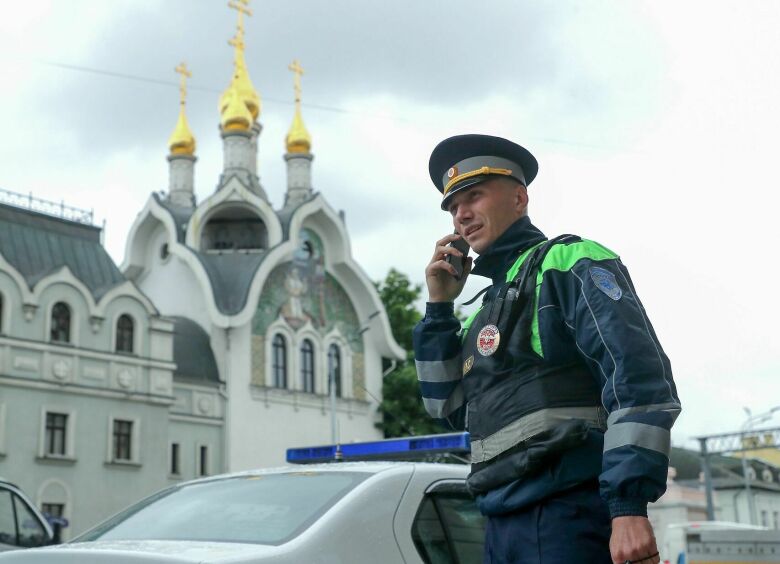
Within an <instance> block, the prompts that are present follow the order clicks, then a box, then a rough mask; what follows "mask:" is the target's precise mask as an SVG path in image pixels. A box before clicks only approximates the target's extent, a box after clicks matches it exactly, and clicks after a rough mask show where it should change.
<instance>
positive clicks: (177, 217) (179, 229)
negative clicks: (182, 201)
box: [152, 193, 195, 244]
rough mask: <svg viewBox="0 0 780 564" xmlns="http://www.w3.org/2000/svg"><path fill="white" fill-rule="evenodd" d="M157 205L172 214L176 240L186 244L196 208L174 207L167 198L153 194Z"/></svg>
mask: <svg viewBox="0 0 780 564" xmlns="http://www.w3.org/2000/svg"><path fill="white" fill-rule="evenodd" d="M152 195H153V196H154V199H155V200H157V203H158V204H160V205H161V206H162V207H163V208H165V210H166V211H167V212H168V213H169V214H171V217H172V218H173V222H174V223H175V224H176V240H177V241H178V242H179V243H182V244H184V240H185V238H186V236H187V224H188V223H189V221H190V217H192V214H193V212H194V211H195V208H185V207H182V206H176V205H173V204H172V203H171V202H169V201H168V200H167V199H165V198H161V197H160V196H159V194H157V193H154V194H152Z"/></svg>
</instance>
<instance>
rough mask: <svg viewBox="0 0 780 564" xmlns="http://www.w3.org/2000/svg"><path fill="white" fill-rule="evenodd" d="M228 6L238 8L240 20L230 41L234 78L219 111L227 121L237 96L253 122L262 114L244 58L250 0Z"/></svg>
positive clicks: (221, 99)
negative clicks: (229, 109)
mask: <svg viewBox="0 0 780 564" xmlns="http://www.w3.org/2000/svg"><path fill="white" fill-rule="evenodd" d="M228 7H230V8H232V9H234V10H236V12H237V13H238V14H237V15H238V22H237V24H236V35H235V36H234V37H233V38H232V39H230V40H229V41H228V44H229V45H232V46H233V78H232V79H231V81H230V85H229V86H228V87H227V89H226V90H225V91H224V92H223V93H222V96H220V98H219V113H220V114H221V115H222V123H223V124H224V123H225V115H224V114H225V112H226V111H228V107H229V106H230V105H231V104H233V102H232V97H233V96H236V97H237V99H238V101H240V102H241V103H242V104H243V105H244V106H246V109H247V110H248V112H249V114H250V116H251V122H250V126H251V124H252V122H254V121H255V120H256V119H257V117H258V116H259V115H260V96H259V95H258V94H257V90H255V86H254V85H253V84H252V79H251V78H249V71H248V70H247V68H246V61H245V60H244V16H245V15H246V16H251V15H252V11H251V10H250V9H249V0H238V1H232V0H231V1H230V2H228Z"/></svg>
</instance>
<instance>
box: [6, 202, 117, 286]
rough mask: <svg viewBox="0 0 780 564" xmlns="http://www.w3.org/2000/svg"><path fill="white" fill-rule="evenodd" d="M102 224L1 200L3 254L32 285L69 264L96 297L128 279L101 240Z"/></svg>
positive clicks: (74, 273) (71, 269)
mask: <svg viewBox="0 0 780 564" xmlns="http://www.w3.org/2000/svg"><path fill="white" fill-rule="evenodd" d="M100 231H101V229H100V228H99V227H96V226H94V225H86V224H83V223H78V222H75V221H69V220H66V219H61V218H58V217H53V216H49V215H46V214H42V213H39V212H36V211H32V210H27V209H23V208H17V207H14V206H9V205H6V204H0V254H2V255H3V257H4V258H5V260H7V261H8V262H9V263H10V264H11V265H12V266H13V267H14V268H15V269H16V270H18V271H19V272H20V273H21V274H22V276H24V279H25V281H26V282H27V285H28V286H29V287H30V288H32V287H33V286H34V285H35V284H36V283H37V282H38V281H39V280H40V279H41V278H44V277H45V276H47V275H49V274H51V273H53V272H56V271H57V270H59V269H60V268H62V267H63V266H67V267H68V268H69V269H70V271H71V272H72V273H73V275H74V276H75V277H76V278H78V279H79V280H80V281H81V282H83V283H84V285H85V286H86V287H87V288H89V290H90V292H92V295H93V297H94V298H95V299H96V300H97V299H100V297H101V296H102V295H103V294H105V293H106V292H107V291H108V290H110V289H111V288H113V287H114V286H117V285H118V284H121V283H122V282H124V281H125V277H124V276H123V275H122V273H121V272H120V271H119V268H117V266H116V264H114V261H113V260H112V259H111V257H110V256H109V255H108V253H107V252H106V250H105V249H104V248H103V245H101V244H100Z"/></svg>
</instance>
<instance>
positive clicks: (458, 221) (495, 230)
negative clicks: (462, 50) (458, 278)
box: [447, 178, 528, 254]
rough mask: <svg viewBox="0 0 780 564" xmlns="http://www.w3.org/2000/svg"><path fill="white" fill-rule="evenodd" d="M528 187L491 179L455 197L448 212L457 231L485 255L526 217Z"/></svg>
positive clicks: (479, 252)
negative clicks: (501, 236)
mask: <svg viewBox="0 0 780 564" xmlns="http://www.w3.org/2000/svg"><path fill="white" fill-rule="evenodd" d="M527 204H528V196H527V194H526V190H525V187H524V186H523V185H522V184H517V183H515V182H513V181H511V180H508V179H505V178H491V179H489V180H486V181H485V182H480V183H479V184H476V185H474V186H472V187H470V188H466V189H465V190H463V191H461V192H458V193H456V194H455V195H453V196H452V200H451V201H450V204H449V207H448V208H447V210H448V211H449V212H450V214H451V215H452V223H453V225H454V226H455V229H456V230H457V231H458V233H460V234H461V236H462V237H463V238H464V239H465V240H466V242H467V243H468V244H469V245H470V246H471V248H472V249H474V252H476V253H477V254H482V253H483V252H484V251H485V250H486V249H487V248H488V247H490V245H492V244H493V242H494V241H495V240H496V239H498V237H499V236H500V235H501V234H502V233H503V232H504V231H506V229H507V228H508V227H509V226H510V225H512V224H513V223H514V222H515V221H517V220H518V219H519V218H520V217H522V216H523V214H524V213H525V209H526V206H527Z"/></svg>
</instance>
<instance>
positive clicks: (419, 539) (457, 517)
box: [412, 491, 485, 564]
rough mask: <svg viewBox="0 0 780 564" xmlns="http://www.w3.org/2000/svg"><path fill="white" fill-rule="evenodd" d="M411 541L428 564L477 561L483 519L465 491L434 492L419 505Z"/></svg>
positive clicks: (483, 537)
mask: <svg viewBox="0 0 780 564" xmlns="http://www.w3.org/2000/svg"><path fill="white" fill-rule="evenodd" d="M412 539H413V540H414V544H415V546H416V547H417V551H418V552H419V553H420V555H421V556H422V557H423V560H424V561H425V562H427V563H429V564H450V563H452V564H454V563H456V562H481V561H482V552H483V546H484V541H485V518H484V517H483V516H482V515H481V514H480V513H479V510H478V509H477V504H476V503H475V502H474V499H473V498H472V497H471V496H470V495H469V494H468V493H467V492H465V491H464V492H463V493H459V492H447V493H441V494H435V493H434V494H431V495H428V496H426V497H425V499H424V500H423V502H422V504H421V505H420V509H419V510H418V512H417V516H416V517H415V519H414V523H413V524H412ZM456 555H457V556H456Z"/></svg>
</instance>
